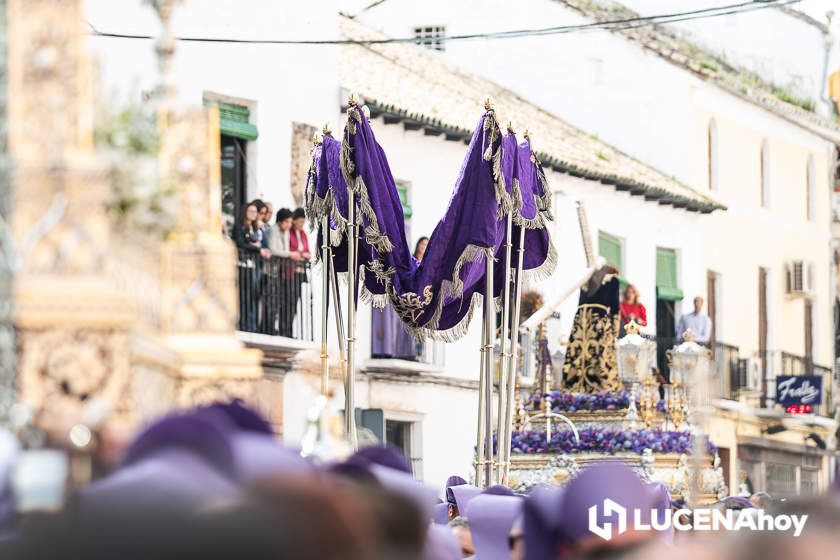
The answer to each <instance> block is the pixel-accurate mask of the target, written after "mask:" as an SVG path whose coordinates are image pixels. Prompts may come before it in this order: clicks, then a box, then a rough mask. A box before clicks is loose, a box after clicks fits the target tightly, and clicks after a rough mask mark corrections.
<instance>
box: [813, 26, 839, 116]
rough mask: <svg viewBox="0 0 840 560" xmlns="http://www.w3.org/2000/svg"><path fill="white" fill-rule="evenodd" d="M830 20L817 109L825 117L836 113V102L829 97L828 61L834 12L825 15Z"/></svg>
mask: <svg viewBox="0 0 840 560" xmlns="http://www.w3.org/2000/svg"><path fill="white" fill-rule="evenodd" d="M825 17H826V19H827V20H828V25H827V27H826V29H827V30H826V32H825V33H823V47H824V52H823V71H822V80H821V83H820V103H819V105H818V107H817V112H818V113H820V114H822V116H824V117H828V116H831V115H833V114H834V113H835V112H836V110H837V109H836V106H835V105H834V102H833V101H832V100H831V99H830V98H829V97H828V61H829V58H830V57H831V47H832V46H833V45H834V35H833V34H832V33H831V20H832V18H833V17H834V11H833V10H829V11H828V12H826V14H825Z"/></svg>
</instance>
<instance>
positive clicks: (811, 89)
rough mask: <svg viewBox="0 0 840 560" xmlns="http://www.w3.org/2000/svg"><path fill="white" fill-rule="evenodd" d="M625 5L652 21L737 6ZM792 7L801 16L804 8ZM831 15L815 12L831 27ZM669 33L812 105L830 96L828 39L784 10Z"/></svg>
mask: <svg viewBox="0 0 840 560" xmlns="http://www.w3.org/2000/svg"><path fill="white" fill-rule="evenodd" d="M621 3H622V4H624V5H625V6H627V7H628V8H631V9H632V10H634V11H636V12H638V13H639V14H641V15H646V16H647V15H657V14H667V13H673V12H683V11H690V10H699V9H704V8H710V7H717V6H726V5H731V4H733V2H732V1H731V0H699V1H697V0H694V1H692V2H674V1H673V0H622V2H621ZM803 4H806V3H803ZM791 7H792V8H793V9H797V10H799V9H801V8H802V7H803V6H800V5H793V6H791ZM837 7H838V6H837V5H835V6H834V8H833V9H834V10H835V11H837ZM815 8H816V6H815ZM828 9H829V7H828V6H826V7H825V9H823V10H822V13H819V11H818V10H817V9H815V10H814V12H815V13H814V14H813V17H814V18H815V19H816V20H818V21H820V22H822V23H826V19H825V12H826V11H827V10H828ZM666 28H667V29H669V30H671V31H675V32H676V33H677V34H679V35H681V36H683V37H685V38H687V39H688V40H690V41H692V42H693V43H696V44H697V45H699V46H700V47H702V48H703V49H705V50H707V51H709V52H711V53H713V54H715V55H716V56H718V57H721V58H722V59H723V60H725V61H727V62H728V63H729V64H731V65H733V66H736V67H739V68H745V69H747V70H750V71H752V72H755V73H757V74H758V75H760V76H761V77H762V78H763V79H764V80H766V81H768V82H770V83H772V84H775V85H777V86H780V87H783V88H785V89H786V90H789V91H791V92H793V93H795V94H796V95H797V96H799V97H801V98H805V99H810V100H812V101H813V102H814V103H815V105H816V102H817V100H818V99H819V98H820V93H826V92H825V91H823V92H821V91H820V90H821V88H823V87H824V86H825V84H824V83H823V75H824V70H825V65H824V56H825V37H824V35H823V33H822V31H821V30H820V29H819V28H818V27H817V26H815V25H813V24H811V23H809V22H807V21H805V20H804V19H801V18H799V17H796V16H795V15H792V14H790V13H787V12H784V11H782V10H778V9H772V8H771V9H761V10H753V11H749V12H745V13H741V14H733V15H729V16H723V17H713V18H705V19H695V20H691V21H683V22H676V23H672V24H666ZM780 37H784V40H780ZM837 38H838V37H837V36H835V37H834V39H835V40H834V41H833V44H832V49H831V51H832V52H831V57H830V61H829V70H830V71H831V70H834V69H836V68H837V67H838V65H840V52H838V51H840V49H838V43H837Z"/></svg>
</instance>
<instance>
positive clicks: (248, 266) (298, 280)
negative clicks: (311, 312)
mask: <svg viewBox="0 0 840 560" xmlns="http://www.w3.org/2000/svg"><path fill="white" fill-rule="evenodd" d="M272 212H273V208H272V205H271V203H270V202H263V201H262V200H260V199H255V200H253V201H251V202H249V203H248V204H245V205H243V207H242V210H241V215H240V216H239V219H238V220H237V221H236V223H235V224H234V226H233V229H232V232H231V236H232V238H233V241H234V242H235V243H236V248H237V251H238V259H237V265H238V270H239V279H238V280H239V284H238V285H239V329H240V330H242V331H247V332H258V333H263V334H270V335H279V336H286V337H292V336H294V335H295V334H297V335H298V337H299V338H303V337H304V334H305V333H303V332H302V330H303V328H304V326H303V324H302V321H301V318H300V315H302V313H301V312H300V310H299V308H301V306H305V304H306V302H305V301H304V302H303V303H301V296H302V292H303V289H304V285H305V284H308V283H309V273H310V261H311V260H312V251H311V250H310V248H309V238H308V236H307V234H306V228H305V225H306V213H305V212H304V210H303V208H297V209H295V210H294V211H292V210H290V209H288V208H280V209H279V210H278V211H277V214H276V215H275V216H272ZM272 219H274V220H275V221H274V223H273V224H272V223H271V220H272ZM296 318H297V319H298V321H297V322H298V325H297V329H295V322H296ZM296 330H297V332H295V331H296Z"/></svg>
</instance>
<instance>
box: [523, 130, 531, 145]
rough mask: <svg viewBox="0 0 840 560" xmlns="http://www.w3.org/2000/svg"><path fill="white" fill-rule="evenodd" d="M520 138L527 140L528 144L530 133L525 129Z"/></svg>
mask: <svg viewBox="0 0 840 560" xmlns="http://www.w3.org/2000/svg"><path fill="white" fill-rule="evenodd" d="M522 137H523V138H524V139H525V140H527V141H528V142H530V141H531V131H530V130H528V129H527V128H526V129H525V132H523V133H522Z"/></svg>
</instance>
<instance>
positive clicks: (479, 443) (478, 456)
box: [475, 321, 487, 486]
mask: <svg viewBox="0 0 840 560" xmlns="http://www.w3.org/2000/svg"><path fill="white" fill-rule="evenodd" d="M486 329H487V324H486V323H485V322H483V321H482V323H481V361H480V363H479V373H478V428H477V429H476V443H475V484H476V486H481V480H482V478H483V477H484V456H485V453H484V428H485V426H484V411H485V410H486V409H487V406H486V405H485V403H484V393H485V391H484V386H485V385H486V384H487V371H486V370H485V369H484V353H485V352H486V349H485V348H484V341H485V339H486V338H487V335H486Z"/></svg>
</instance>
